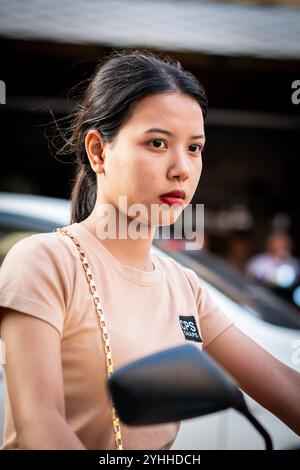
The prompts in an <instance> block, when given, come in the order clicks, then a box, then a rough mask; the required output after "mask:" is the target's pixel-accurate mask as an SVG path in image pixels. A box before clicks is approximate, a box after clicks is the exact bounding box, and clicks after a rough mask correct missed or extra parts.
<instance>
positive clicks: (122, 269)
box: [66, 222, 162, 285]
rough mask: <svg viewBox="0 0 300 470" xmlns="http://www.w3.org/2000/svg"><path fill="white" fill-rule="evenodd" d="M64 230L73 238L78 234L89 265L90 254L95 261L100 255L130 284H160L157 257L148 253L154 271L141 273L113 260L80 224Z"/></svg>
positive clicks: (160, 275) (107, 251) (97, 240)
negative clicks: (71, 234)
mask: <svg viewBox="0 0 300 470" xmlns="http://www.w3.org/2000/svg"><path fill="white" fill-rule="evenodd" d="M66 229H68V230H69V229H70V231H72V230H73V231H74V235H75V236H76V235H77V234H78V237H79V238H80V240H79V241H81V240H82V243H83V244H84V245H85V246H86V257H87V258H88V261H89V262H90V263H91V264H92V263H93V259H92V258H90V254H91V253H92V254H93V257H96V259H97V258H98V257H99V256H100V255H101V257H102V259H103V258H104V259H105V260H106V262H107V263H108V264H109V265H110V266H111V267H112V268H113V269H114V270H115V271H117V272H118V273H119V274H121V276H123V277H125V278H126V279H128V280H130V281H132V282H135V283H138V284H141V285H152V284H157V283H159V282H160V280H161V278H162V271H161V268H160V266H159V264H158V262H157V257H156V256H155V255H153V254H152V253H150V260H151V261H152V263H153V266H154V270H153V271H142V270H141V269H138V268H134V267H132V266H126V265H123V264H121V263H120V261H118V260H117V258H115V257H114V256H113V255H112V253H111V252H110V251H109V250H108V249H107V248H105V246H104V245H103V243H101V240H99V239H98V238H97V237H96V236H95V235H94V234H93V233H92V232H91V231H90V230H89V229H88V228H86V227H85V226H84V225H82V224H81V223H80V222H74V223H73V224H71V225H69V226H68V227H66ZM93 264H94V263H93Z"/></svg>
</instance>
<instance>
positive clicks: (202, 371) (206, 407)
mask: <svg viewBox="0 0 300 470" xmlns="http://www.w3.org/2000/svg"><path fill="white" fill-rule="evenodd" d="M108 390H109V392H110V395H111V398H112V402H113V404H114V406H115V408H116V411H117V413H118V415H119V418H120V420H121V421H123V422H124V423H125V424H127V425H129V426H130V425H131V426H143V425H148V424H149V425H150V424H161V423H167V422H174V421H182V420H185V419H190V418H195V417H198V416H203V415H206V414H210V413H214V412H216V411H221V410H225V409H227V408H234V409H235V410H237V411H239V412H240V413H242V414H243V415H244V416H245V417H246V418H247V419H248V420H249V421H250V422H251V423H252V424H253V426H254V427H255V428H256V430H257V431H258V432H259V433H260V434H261V436H262V437H263V439H264V441H265V447H266V450H272V449H273V445H272V440H271V437H270V435H269V434H268V432H267V431H266V430H265V428H264V427H263V426H262V425H261V424H260V423H259V422H258V421H257V419H256V418H255V417H254V416H253V415H252V413H251V412H250V410H249V409H248V407H247V404H246V402H245V399H244V396H243V394H242V392H241V391H240V390H239V388H238V387H237V386H236V385H235V384H234V383H233V382H232V380H231V379H230V378H229V377H228V376H227V374H226V373H225V372H224V371H223V370H222V369H221V368H220V367H219V366H218V365H217V363H216V362H215V361H214V360H213V359H212V358H210V357H209V356H208V355H207V354H206V353H205V352H204V351H200V350H199V349H198V348H197V347H196V346H194V345H192V344H185V345H182V346H176V347H173V348H169V349H165V350H163V351H161V352H158V353H155V354H151V355H148V356H145V357H143V358H141V359H138V360H136V361H133V362H130V363H128V364H126V365H124V366H122V367H120V368H119V369H117V370H116V371H115V372H113V373H112V374H111V376H110V377H109V379H108Z"/></svg>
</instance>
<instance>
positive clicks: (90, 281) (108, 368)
mask: <svg viewBox="0 0 300 470" xmlns="http://www.w3.org/2000/svg"><path fill="white" fill-rule="evenodd" d="M55 231H56V232H58V233H61V234H63V235H67V236H68V237H69V238H70V239H71V240H72V242H73V243H74V244H75V246H76V248H77V250H78V252H79V255H80V260H81V263H82V266H83V269H84V272H85V274H86V279H87V281H88V284H89V288H90V291H91V293H92V297H93V301H94V304H95V307H96V312H97V315H98V318H99V323H100V327H101V330H102V338H103V343H104V352H105V363H106V371H107V376H108V377H110V375H111V374H112V373H113V360H112V355H111V346H110V339H109V334H108V329H107V326H106V322H105V318H104V313H103V308H102V306H101V303H100V298H99V295H98V292H97V289H96V284H95V281H94V278H93V275H92V272H91V268H90V265H89V263H88V260H87V259H86V256H85V253H84V251H83V250H82V249H81V246H80V244H79V242H78V241H77V240H76V238H75V237H74V236H73V235H72V234H71V233H70V232H69V231H68V230H67V229H66V228H57V229H56V230H55ZM112 422H113V429H114V435H115V443H116V448H117V450H123V444H122V435H121V427H120V421H119V418H118V415H117V411H116V409H115V407H114V406H113V404H112Z"/></svg>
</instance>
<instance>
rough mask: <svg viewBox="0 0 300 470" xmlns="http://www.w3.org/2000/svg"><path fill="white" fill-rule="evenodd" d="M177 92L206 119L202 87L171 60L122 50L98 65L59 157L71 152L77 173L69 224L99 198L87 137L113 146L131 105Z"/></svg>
mask: <svg viewBox="0 0 300 470" xmlns="http://www.w3.org/2000/svg"><path fill="white" fill-rule="evenodd" d="M170 91H180V92H182V93H184V94H186V95H189V96H192V97H193V98H195V99H196V100H197V101H198V103H199V105H200V107H201V110H202V113H203V118H204V119H205V117H206V114H207V98H206V95H205V91H204V88H203V87H202V85H201V84H200V83H199V81H198V80H197V79H196V78H195V76H194V75H193V74H192V73H191V72H188V71H186V70H184V69H183V68H182V65H181V64H180V62H178V61H175V60H173V59H171V58H170V57H169V56H167V55H164V56H158V55H155V54H153V53H152V52H150V51H148V50H130V49H125V50H123V51H121V52H117V51H115V52H113V53H112V54H110V55H109V56H108V57H106V58H104V60H103V61H101V62H100V64H99V66H98V67H97V70H96V72H95V74H94V75H93V77H92V79H91V80H90V82H89V85H88V87H87V89H86V91H85V93H84V96H83V100H82V102H81V103H80V105H79V106H78V109H77V112H76V114H75V116H74V119H73V122H72V125H71V127H70V129H69V131H70V132H71V135H70V138H69V139H67V141H66V142H65V144H64V146H63V148H62V149H61V150H60V153H66V151H67V152H69V153H73V154H75V156H76V159H77V171H76V177H75V180H74V184H73V188H72V194H71V198H72V216H71V218H72V223H74V222H81V221H82V220H84V219H85V218H87V217H88V216H89V215H90V213H91V212H92V210H93V208H94V205H95V202H96V196H97V179H96V174H95V172H94V171H93V170H92V168H91V166H90V163H89V160H88V157H87V155H86V151H85V143H84V142H85V135H86V133H87V131H88V130H90V129H97V130H98V131H99V132H100V133H101V135H102V137H103V140H104V141H105V142H111V141H112V140H113V139H114V137H115V136H116V135H117V133H118V131H119V129H120V128H121V126H122V125H124V124H125V122H126V121H127V120H128V119H129V118H130V116H131V115H132V113H133V111H134V107H135V105H136V104H137V103H138V102H139V101H141V100H142V99H143V98H145V97H146V96H149V95H152V94H155V93H160V92H170Z"/></svg>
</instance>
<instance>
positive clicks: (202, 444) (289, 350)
mask: <svg viewBox="0 0 300 470" xmlns="http://www.w3.org/2000/svg"><path fill="white" fill-rule="evenodd" d="M69 223H70V202H69V201H67V200H63V199H56V198H46V197H42V196H31V195H19V194H11V193H0V263H1V262H2V260H3V258H4V256H5V255H6V253H7V251H8V250H9V248H10V247H11V246H12V245H13V244H14V243H16V242H17V241H18V240H19V239H20V238H23V237H25V236H28V235H30V234H32V233H37V232H47V231H52V230H53V229H54V228H55V227H59V226H64V225H68V224H69ZM158 245H159V242H158V243H157V246H158ZM157 246H153V247H152V250H153V252H159V254H160V255H162V256H173V257H174V258H175V259H176V260H177V261H178V262H180V263H182V264H183V265H185V266H187V267H190V268H191V269H193V270H194V271H195V272H196V273H197V274H198V277H199V282H200V283H201V284H203V285H205V287H206V288H207V289H208V291H209V292H210V294H211V295H212V297H213V298H214V300H215V301H216V302H217V303H218V304H219V306H220V307H221V308H222V309H223V310H224V311H225V312H226V314H227V315H228V316H229V317H231V318H232V320H233V321H234V323H235V324H236V325H237V326H238V327H239V328H240V329H241V330H242V331H244V332H245V333H246V334H247V335H249V336H250V337H251V338H253V339H254V340H255V341H256V342H257V343H259V344H260V345H261V346H263V347H264V348H265V349H266V350H268V351H269V352H270V353H271V354H273V355H274V356H275V357H277V358H278V359H279V360H280V361H282V362H284V363H285V364H287V365H288V366H290V367H292V368H294V369H297V370H298V371H299V372H300V315H299V313H298V312H297V311H296V310H294V309H293V308H292V307H291V306H290V305H289V304H288V303H286V302H284V301H283V300H282V299H280V298H279V297H277V296H276V295H275V294H273V293H271V292H268V291H267V290H265V289H263V288H261V287H259V286H256V285H250V284H247V282H246V281H244V280H243V279H241V278H239V277H238V276H237V275H236V273H234V271H233V270H232V268H230V267H229V266H228V265H227V264H225V263H224V262H221V261H220V260H218V259H217V258H216V257H214V256H213V255H211V254H209V253H206V252H205V253H202V254H199V253H195V252H193V253H192V254H191V253H189V254H183V253H178V252H170V253H165V252H164V251H162V250H161V249H159V248H158V247H157ZM257 366H258V367H259V364H258V365H257ZM245 396H246V400H247V403H248V405H249V407H250V409H251V411H252V413H253V414H254V415H255V416H256V418H257V419H258V420H259V421H260V422H261V423H262V424H263V426H264V427H265V428H266V429H267V431H268V432H269V433H270V435H271V437H272V439H273V445H274V449H295V448H298V449H299V448H300V438H299V436H297V435H296V434H295V433H294V432H293V431H291V430H290V429H289V428H288V427H287V426H286V425H285V424H283V423H282V422H281V421H280V420H279V419H277V418H276V417H275V416H274V415H273V414H271V413H270V412H268V411H267V410H266V409H265V408H263V407H262V406H260V405H259V404H258V403H257V402H255V401H254V400H252V399H251V398H250V397H248V396H247V395H246V394H245ZM3 403H4V384H3V375H2V371H1V369H0V442H1V441H2V431H3V423H4V409H3ZM263 448H264V444H263V441H262V439H261V436H260V435H259V434H258V433H257V432H256V431H255V429H254V428H253V427H252V426H251V424H250V423H249V422H248V421H247V420H246V419H245V418H244V417H243V416H242V415H240V414H239V413H238V412H236V411H234V410H231V409H230V410H226V411H222V412H218V413H214V414H211V415H207V416H203V417H201V418H196V419H192V420H188V421H184V422H182V425H181V428H180V431H179V433H178V436H177V438H176V440H175V442H174V444H173V446H172V449H263Z"/></svg>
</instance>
